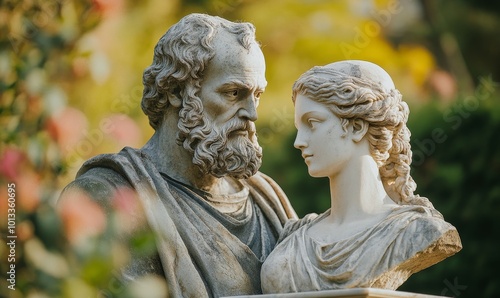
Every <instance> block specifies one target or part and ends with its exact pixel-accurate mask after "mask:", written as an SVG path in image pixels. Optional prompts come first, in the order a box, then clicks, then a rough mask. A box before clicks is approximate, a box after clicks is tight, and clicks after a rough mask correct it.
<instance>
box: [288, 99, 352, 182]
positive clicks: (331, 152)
mask: <svg viewBox="0 0 500 298" xmlns="http://www.w3.org/2000/svg"><path fill="white" fill-rule="evenodd" d="M295 127H296V128H297V137H296V138H295V143H294V146H295V148H297V149H300V150H301V151H302V157H303V158H304V161H305V162H306V164H307V167H308V169H309V175H311V176H312V177H330V178H332V177H334V176H336V175H337V174H338V173H339V172H340V171H342V169H343V168H344V167H345V165H346V164H347V163H348V162H349V160H350V159H351V157H352V152H353V151H354V150H355V148H354V146H355V142H354V141H353V140H352V138H351V134H350V132H349V129H348V130H347V131H344V129H343V128H342V124H341V120H340V119H339V117H337V116H336V115H335V114H334V113H333V112H332V111H331V110H330V109H328V108H327V106H326V105H324V104H322V103H319V102H316V101H314V100H312V99H310V98H309V97H308V96H305V95H302V94H298V95H297V97H296V98H295Z"/></svg>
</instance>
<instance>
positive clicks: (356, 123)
mask: <svg viewBox="0 0 500 298" xmlns="http://www.w3.org/2000/svg"><path fill="white" fill-rule="evenodd" d="M351 129H352V140H353V141H354V142H356V143H357V142H359V141H361V140H362V139H363V137H364V136H365V135H366V132H367V131H368V122H366V121H363V120H361V119H354V120H352V122H351Z"/></svg>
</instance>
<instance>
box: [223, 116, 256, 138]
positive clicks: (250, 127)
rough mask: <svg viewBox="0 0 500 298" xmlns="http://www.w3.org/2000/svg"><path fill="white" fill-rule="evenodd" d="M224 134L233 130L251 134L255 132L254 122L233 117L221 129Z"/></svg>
mask: <svg viewBox="0 0 500 298" xmlns="http://www.w3.org/2000/svg"><path fill="white" fill-rule="evenodd" d="M223 130H225V132H226V134H231V133H234V132H247V133H248V136H249V137H250V136H253V135H255V133H256V129H255V123H253V122H252V121H242V120H240V119H233V120H231V121H230V122H228V123H227V124H226V126H225V128H224V129H223Z"/></svg>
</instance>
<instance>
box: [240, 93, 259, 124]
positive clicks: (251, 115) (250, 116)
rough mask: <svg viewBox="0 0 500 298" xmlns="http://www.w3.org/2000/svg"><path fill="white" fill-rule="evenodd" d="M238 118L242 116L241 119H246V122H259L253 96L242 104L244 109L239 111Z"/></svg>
mask: <svg viewBox="0 0 500 298" xmlns="http://www.w3.org/2000/svg"><path fill="white" fill-rule="evenodd" d="M238 116H240V118H244V119H245V120H250V121H256V120H257V104H256V102H255V99H254V97H253V95H252V96H249V97H248V98H247V99H245V101H244V102H243V103H242V107H241V108H240V109H239V111H238Z"/></svg>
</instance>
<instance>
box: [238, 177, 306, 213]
mask: <svg viewBox="0 0 500 298" xmlns="http://www.w3.org/2000/svg"><path fill="white" fill-rule="evenodd" d="M246 182H247V183H248V185H249V186H250V187H251V188H252V189H253V191H256V192H258V193H259V194H260V195H261V196H262V197H263V198H264V199H265V200H266V201H267V202H268V203H271V205H272V206H273V207H272V208H273V209H275V210H279V212H280V213H283V214H286V218H292V219H293V218H297V214H296V213H295V210H293V207H292V205H291V204H290V201H289V200H288V197H287V196H286V194H285V192H284V191H283V190H282V189H281V187H280V186H279V185H278V183H276V182H275V181H274V180H273V179H272V178H271V177H269V176H267V175H266V174H264V173H262V172H257V173H255V175H253V176H252V177H250V178H248V179H246Z"/></svg>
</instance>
